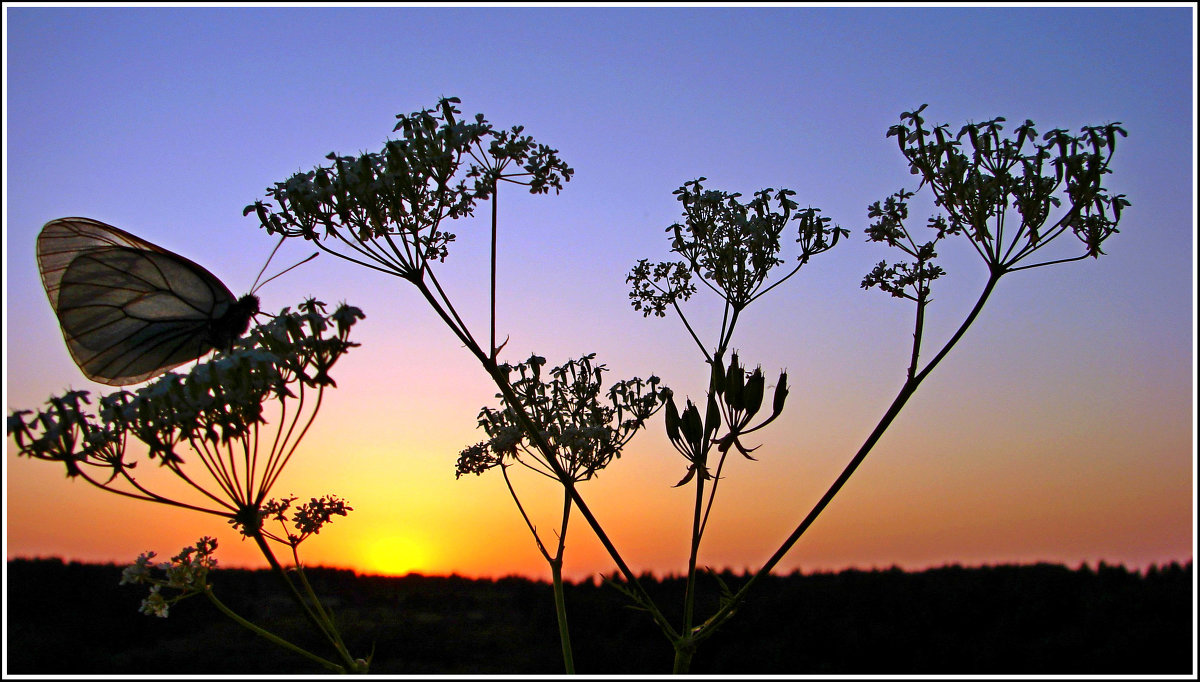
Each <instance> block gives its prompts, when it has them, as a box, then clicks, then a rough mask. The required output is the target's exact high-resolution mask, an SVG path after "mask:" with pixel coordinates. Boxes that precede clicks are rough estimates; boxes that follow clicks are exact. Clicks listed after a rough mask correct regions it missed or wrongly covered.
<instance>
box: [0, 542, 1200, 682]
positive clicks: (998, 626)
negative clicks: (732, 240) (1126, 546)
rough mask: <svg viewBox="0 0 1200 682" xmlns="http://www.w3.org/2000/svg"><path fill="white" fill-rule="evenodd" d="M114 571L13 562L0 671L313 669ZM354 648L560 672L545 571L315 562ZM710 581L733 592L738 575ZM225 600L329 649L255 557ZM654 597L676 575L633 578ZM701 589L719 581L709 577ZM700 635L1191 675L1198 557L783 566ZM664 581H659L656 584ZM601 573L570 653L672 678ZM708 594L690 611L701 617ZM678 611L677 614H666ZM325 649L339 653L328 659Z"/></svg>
mask: <svg viewBox="0 0 1200 682" xmlns="http://www.w3.org/2000/svg"><path fill="white" fill-rule="evenodd" d="M120 574H121V567H119V566H112V565H91V564H77V563H68V564H64V563H63V562H62V561H59V560H57V559H39V560H15V561H10V562H9V563H8V583H7V584H6V585H5V588H6V590H5V591H6V604H5V608H6V609H7V613H8V640H7V642H6V654H7V656H8V670H7V672H8V673H10V674H39V675H54V674H131V673H132V674H148V675H154V674H221V673H226V674H291V673H299V674H323V673H324V671H323V670H322V669H320V668H318V667H316V666H314V665H313V664H311V663H309V662H308V661H306V660H304V659H303V658H300V657H299V656H297V655H295V654H293V653H290V652H287V651H285V650H283V649H280V648H277V647H275V646H274V645H272V644H270V643H267V642H266V641H264V640H261V639H259V638H257V637H256V636H255V635H253V634H251V633H249V632H248V631H246V630H243V629H242V628H240V627H239V626H237V625H236V624H234V623H233V622H232V621H229V620H228V619H226V618H225V617H224V616H222V615H221V614H220V613H218V612H217V611H216V609H215V608H213V607H212V606H211V605H210V604H209V603H208V602H207V601H205V600H204V599H203V598H202V597H193V598H191V599H188V600H185V601H184V602H182V603H180V604H177V605H175V606H173V607H172V608H171V614H170V617H169V618H166V619H162V618H155V617H150V616H144V615H142V614H140V613H138V611H137V609H138V605H139V603H140V601H141V599H142V598H143V597H144V596H145V594H146V587H145V586H137V585H125V586H118V584H117V583H118V582H119V580H120ZM308 575H309V578H310V580H311V581H312V582H313V584H314V587H315V588H316V590H317V592H318V593H319V594H321V595H322V597H323V598H325V599H326V603H327V605H329V606H331V607H332V608H333V610H334V611H335V613H336V614H337V617H338V620H339V623H340V624H341V626H342V632H343V635H344V636H345V638H346V640H347V645H348V647H349V648H350V651H351V652H352V653H354V654H355V655H356V656H357V655H361V656H365V655H366V654H367V653H369V652H370V650H371V647H372V645H374V647H375V658H374V661H373V665H372V670H371V672H373V673H379V674H413V675H429V674H556V673H560V672H561V654H560V651H559V643H558V635H557V625H556V622H555V618H554V603H553V597H552V594H551V589H550V586H549V585H548V584H546V583H538V582H531V581H528V580H525V579H520V578H504V579H500V580H470V579H466V578H459V577H436V578H435V577H422V576H415V575H414V576H407V577H403V578H385V577H378V576H356V575H355V574H354V573H352V572H349V571H336V570H328V569H309V570H308ZM722 578H723V579H724V580H725V581H726V582H727V583H728V584H729V585H730V586H731V587H733V588H734V589H736V585H737V584H740V582H741V581H742V580H743V578H742V577H741V576H735V575H733V574H732V573H725V574H722ZM210 583H211V584H213V585H214V586H215V589H216V591H217V592H216V593H217V595H218V596H219V597H220V598H221V599H222V601H224V602H225V603H226V604H228V605H229V606H230V607H231V608H233V609H234V610H235V611H237V612H238V613H240V614H241V615H243V616H244V617H247V618H248V619H250V620H252V621H254V622H255V623H258V624H259V625H262V626H264V627H266V628H267V629H269V630H272V631H273V632H275V633H276V634H279V635H281V636H283V637H285V638H287V639H289V640H291V641H294V642H296V643H298V644H302V645H307V646H308V648H310V650H312V651H314V652H317V653H320V654H324V655H327V656H328V655H329V654H330V653H331V652H329V651H328V650H327V649H326V648H325V647H324V645H323V644H322V643H321V642H320V641H317V640H314V639H313V638H312V636H311V633H310V631H309V626H308V625H307V622H306V621H304V620H303V618H302V617H300V616H299V615H298V611H297V610H296V609H295V607H294V606H293V605H292V604H291V602H289V601H288V600H287V599H286V597H285V596H284V593H283V591H282V589H281V587H280V585H279V583H278V582H277V578H276V577H275V576H273V575H271V574H270V573H269V572H266V571H243V570H230V569H220V570H218V571H217V572H216V573H214V574H213V575H212V576H210ZM644 584H645V586H646V587H647V589H648V590H649V591H650V592H651V593H652V594H654V595H655V597H656V599H658V601H659V603H660V604H671V605H678V604H679V603H680V602H681V601H682V590H683V584H682V581H681V580H679V579H667V580H663V581H659V580H655V579H653V578H651V577H649V576H646V577H645V583H644ZM703 586H704V587H705V588H707V592H708V594H710V595H715V594H716V593H717V588H716V581H715V580H713V579H712V578H711V577H710V578H707V579H706V582H704V583H703ZM756 590H757V591H756V592H753V593H752V594H751V596H750V601H749V602H748V603H747V604H746V605H745V606H743V608H742V609H741V611H740V612H739V613H738V614H737V616H736V617H735V618H734V619H733V620H732V621H731V622H730V623H729V624H728V625H726V626H725V628H724V629H722V630H721V631H720V632H719V633H718V634H716V635H715V636H714V637H713V638H712V639H710V640H708V642H706V643H705V645H704V647H703V648H702V649H701V651H700V652H699V653H698V654H697V655H696V657H695V659H694V660H693V665H692V672H693V673H696V674H709V673H713V674H719V673H726V674H755V673H763V674H770V673H775V674H815V675H835V674H916V675H932V674H950V675H972V674H995V675H1014V674H1032V675H1048V674H1072V675H1090V674H1121V675H1133V674H1141V675H1163V674H1178V675H1183V674H1192V672H1193V654H1192V644H1193V639H1192V638H1193V635H1194V625H1195V621H1194V620H1193V605H1194V603H1195V594H1194V592H1193V583H1192V564H1191V562H1189V563H1188V564H1187V565H1186V566H1180V565H1178V564H1171V565H1168V566H1165V567H1156V568H1152V569H1151V570H1149V571H1148V572H1146V573H1144V574H1143V573H1137V572H1131V571H1127V570H1126V569H1125V568H1123V567H1119V566H1118V567H1113V566H1105V565H1104V564H1101V565H1100V566H1099V568H1098V569H1090V568H1088V567H1086V566H1083V567H1080V568H1079V569H1070V568H1067V567H1064V566H1059V565H1050V564H1037V565H1032V566H989V567H982V568H962V567H957V566H948V567H944V568H938V569H931V570H928V571H923V572H920V573H906V572H903V571H900V570H898V569H892V570H886V571H844V572H841V573H836V574H832V573H816V574H810V575H800V574H793V575H791V576H775V577H771V578H769V579H768V580H767V581H766V582H765V583H764V584H761V585H759V586H758V587H757V588H756ZM660 595H661V597H660ZM625 603H626V602H625V598H624V597H623V596H621V595H620V594H619V593H618V592H617V591H616V590H615V589H613V588H612V587H611V586H605V585H596V584H593V583H592V582H586V581H585V582H583V583H580V584H574V585H568V586H567V607H568V611H569V617H570V619H571V621H570V625H571V637H572V640H573V642H574V648H575V661H576V669H577V670H578V672H580V673H592V674H621V673H626V674H639V673H640V674H665V673H669V672H670V669H671V661H672V652H671V647H670V645H669V644H668V642H667V640H666V639H665V638H664V637H663V635H662V634H661V633H660V632H659V631H658V630H657V628H656V627H655V626H654V625H653V624H652V623H651V621H650V619H649V618H648V617H647V616H646V615H645V614H644V613H640V612H638V611H634V610H632V609H629V608H626V607H625V606H624V605H625ZM712 604H713V603H712V602H710V603H709V604H704V605H702V606H700V607H698V609H697V610H698V612H699V613H701V614H707V613H711V610H712ZM667 615H668V617H672V618H675V619H676V620H677V614H671V613H668V614H667ZM329 657H332V656H329Z"/></svg>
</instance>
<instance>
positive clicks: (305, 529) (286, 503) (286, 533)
mask: <svg viewBox="0 0 1200 682" xmlns="http://www.w3.org/2000/svg"><path fill="white" fill-rule="evenodd" d="M295 501H296V497H295V496H294V495H293V496H290V497H284V498H280V499H278V500H274V499H272V500H267V501H266V502H264V503H263V504H262V505H261V506H260V507H259V509H258V517H257V523H258V524H259V526H261V525H262V522H263V521H266V520H268V519H270V520H274V521H278V522H279V524H280V526H282V527H283V534H282V535H276V534H275V533H271V532H269V531H267V530H266V529H265V528H264V529H262V533H263V535H264V536H266V537H268V538H270V539H272V540H275V541H276V542H280V543H283V544H286V545H289V546H291V547H292V548H295V547H296V546H297V545H299V544H300V543H301V542H304V541H305V540H307V539H308V538H309V537H310V536H313V535H316V534H317V533H320V532H321V528H322V527H324V526H325V524H327V523H329V522H330V521H332V520H333V517H334V516H346V515H347V514H348V513H349V512H352V511H354V507H351V506H350V505H348V504H346V502H345V500H342V499H339V498H338V497H337V496H335V495H323V496H321V497H319V498H318V497H313V498H310V499H309V501H308V502H306V503H304V504H302V505H300V506H298V507H296V508H295V510H294V511H292V517H291V521H292V528H294V529H295V531H296V532H292V529H289V528H288V525H287V521H288V519H287V516H286V515H287V512H288V511H289V510H291V509H292V503H293V502H295ZM230 523H231V524H232V525H233V526H234V527H241V526H243V522H242V520H241V519H231V520H230Z"/></svg>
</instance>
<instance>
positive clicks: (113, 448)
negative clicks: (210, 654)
mask: <svg viewBox="0 0 1200 682" xmlns="http://www.w3.org/2000/svg"><path fill="white" fill-rule="evenodd" d="M362 317H363V314H362V312H361V311H360V310H358V309H357V308H354V307H353V306H348V305H344V304H343V305H341V306H339V307H338V308H337V309H336V310H335V311H334V312H333V313H330V314H326V312H325V304H323V303H321V302H319V301H316V300H312V299H310V300H308V301H305V302H304V303H303V304H301V305H300V306H299V309H298V310H296V311H291V310H290V309H287V308H285V309H284V310H283V311H282V312H280V314H279V315H277V316H275V317H274V318H272V319H271V320H269V321H268V322H266V323H265V324H262V325H259V326H256V327H255V328H253V329H252V330H251V331H250V333H249V334H248V335H247V336H246V337H244V338H243V339H240V340H239V341H238V342H237V343H235V345H234V347H233V349H232V350H231V351H230V352H229V353H218V354H217V355H216V356H215V357H213V359H211V360H209V361H208V362H203V363H199V364H197V365H196V366H195V367H194V368H193V369H192V370H191V371H190V372H188V373H187V374H176V373H168V374H165V375H163V376H161V377H159V378H158V379H157V380H155V381H153V382H151V383H150V384H148V385H146V386H144V387H142V388H140V389H138V390H136V391H133V392H130V391H118V392H116V393H112V394H109V395H106V396H104V397H102V398H100V400H99V406H98V409H97V410H95V412H92V411H91V410H89V409H88V405H90V404H91V400H90V398H89V395H88V393H87V392H86V391H69V392H67V393H66V394H64V395H62V396H57V397H52V398H50V399H49V400H48V401H47V404H48V408H47V409H45V410H42V411H40V412H37V413H34V412H32V411H29V410H20V411H16V412H13V413H12V414H10V415H9V417H8V434H9V436H11V437H12V438H13V440H14V441H15V442H16V444H17V446H18V448H19V451H18V455H19V456H25V457H32V458H35V459H42V460H47V461H53V462H59V463H61V464H63V465H64V466H65V467H66V470H67V476H68V477H70V478H72V479H83V480H86V481H87V482H88V483H90V484H92V485H94V486H96V487H98V488H102V489H104V490H108V491H110V492H115V493H118V494H121V495H124V496H127V497H132V498H135V499H142V500H147V501H151V502H158V503H162V504H170V505H174V506H178V507H184V508H188V509H194V510H197V511H203V512H206V513H209V514H214V515H218V516H222V517H225V518H227V519H229V520H230V521H231V522H233V521H237V522H238V523H240V524H242V526H243V532H245V533H247V534H252V533H257V532H258V531H259V526H260V514H259V510H260V508H261V507H262V506H263V504H264V503H265V501H266V499H267V495H268V493H269V491H270V490H271V487H272V486H273V485H274V484H275V482H276V480H277V479H278V477H279V475H280V473H281V472H282V471H283V469H284V467H285V466H286V465H287V463H288V461H289V460H290V459H291V457H292V456H293V455H294V454H295V452H296V449H297V447H298V446H299V443H300V441H301V439H302V438H303V437H304V434H305V433H306V432H307V430H308V428H309V426H310V425H311V424H312V422H313V420H314V419H315V418H316V414H317V411H318V410H319V408H320V404H321V399H322V396H323V394H324V392H325V390H326V389H327V388H328V387H332V386H334V385H335V384H334V381H333V378H332V377H331V376H330V374H329V371H330V369H331V368H332V367H333V365H334V364H335V363H336V362H337V360H338V358H340V357H341V356H342V355H343V354H345V353H346V352H347V351H348V350H349V349H350V348H352V347H354V346H356V345H358V344H355V343H351V342H350V341H349V334H350V329H351V327H353V326H354V324H355V323H356V322H357V321H358V320H359V319H362ZM130 437H132V438H133V439H135V440H137V441H140V442H142V443H143V444H144V445H145V446H146V451H145V456H146V459H148V460H150V461H157V462H158V464H159V466H160V467H161V468H163V469H166V470H168V471H169V472H170V473H171V474H174V483H175V485H174V486H169V487H170V492H167V491H164V490H163V489H162V484H163V483H164V479H163V477H161V476H145V477H139V476H138V475H137V474H138V472H137V466H138V464H139V462H138V461H137V459H136V455H135V453H134V452H132V451H131V449H130V448H128V447H127V445H128V442H129V438H130ZM152 473H153V472H152ZM168 478H169V477H168ZM144 479H150V480H152V481H153V483H151V482H149V481H148V480H144ZM167 483H168V484H169V481H167ZM152 488H154V489H152ZM247 520H251V521H252V523H249V524H246V523H245V522H246V521H247Z"/></svg>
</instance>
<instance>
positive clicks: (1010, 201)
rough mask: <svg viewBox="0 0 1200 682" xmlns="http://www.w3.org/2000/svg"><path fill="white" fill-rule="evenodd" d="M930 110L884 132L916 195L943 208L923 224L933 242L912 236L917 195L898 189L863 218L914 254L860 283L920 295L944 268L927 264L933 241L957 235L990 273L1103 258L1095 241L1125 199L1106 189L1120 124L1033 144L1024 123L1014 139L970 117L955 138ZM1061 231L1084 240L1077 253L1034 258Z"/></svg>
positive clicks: (874, 232) (1029, 125) (1056, 134)
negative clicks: (912, 178)
mask: <svg viewBox="0 0 1200 682" xmlns="http://www.w3.org/2000/svg"><path fill="white" fill-rule="evenodd" d="M926 106H927V105H921V106H920V107H919V108H918V109H916V110H915V111H910V112H905V113H903V114H901V116H900V119H901V122H900V123H898V124H896V125H894V126H892V127H891V128H890V129H889V130H888V133H887V134H888V137H895V138H896V142H897V144H898V145H899V146H900V152H901V153H902V154H903V155H904V157H905V159H906V160H907V161H908V165H909V171H910V172H911V173H912V174H913V175H916V176H918V177H919V179H920V184H919V186H918V188H917V189H918V191H919V190H921V189H922V188H925V187H928V188H929V190H930V191H931V192H932V194H933V201H934V204H935V205H936V206H937V207H938V209H939V212H938V213H937V214H936V215H934V216H932V217H931V218H929V221H928V227H929V228H930V229H931V230H932V231H933V233H932V239H929V240H928V241H923V240H920V239H917V238H914V236H913V233H912V232H911V231H910V230H909V228H908V226H906V225H905V224H904V223H905V220H907V219H908V200H909V199H910V198H912V197H913V195H914V193H913V192H909V191H906V190H904V189H901V190H899V191H898V192H896V193H895V194H893V195H892V196H889V197H887V198H886V199H884V200H883V201H881V202H880V201H877V202H875V203H873V204H871V205H870V206H869V207H868V211H867V215H868V217H869V218H871V219H872V220H874V221H875V222H873V223H871V225H870V227H868V228H867V237H868V238H869V239H870V240H871V241H880V242H885V243H886V244H887V245H888V246H891V247H895V248H898V249H900V250H901V251H903V252H904V253H905V254H906V255H907V256H908V257H909V258H910V259H911V260H910V261H909V262H901V263H896V264H891V265H889V264H888V263H887V262H886V261H881V262H880V263H879V264H878V265H876V266H875V268H874V269H873V270H872V271H871V272H870V273H869V274H868V275H867V276H866V277H865V278H864V279H863V282H862V286H863V288H864V289H869V288H872V287H878V288H879V289H880V290H882V291H884V292H886V293H888V294H891V295H892V296H894V297H897V298H907V299H910V300H914V301H923V300H926V299H927V297H928V295H929V288H930V283H931V282H932V281H933V280H935V279H937V278H938V277H940V276H941V275H943V274H945V273H944V272H943V271H942V269H941V268H940V267H938V266H937V265H933V264H932V261H933V259H934V258H935V257H936V256H937V253H936V252H935V247H936V245H937V242H938V241H940V240H942V239H945V238H947V237H950V236H955V235H961V236H962V237H963V238H965V239H966V240H967V241H968V242H969V243H970V244H971V246H972V247H973V248H974V249H975V251H976V252H977V253H978V254H979V256H980V257H981V258H982V259H983V261H984V262H985V263H987V265H988V268H989V269H990V271H991V274H992V276H993V277H1000V276H1001V275H1003V274H1005V273H1009V272H1016V271H1017V270H1027V269H1029V268H1035V267H1041V266H1045V265H1053V264H1057V263H1065V262H1069V261H1076V260H1083V259H1085V258H1099V257H1100V256H1101V255H1103V254H1104V251H1102V250H1101V245H1102V244H1103V243H1104V241H1105V240H1107V239H1108V238H1109V237H1111V236H1112V235H1114V234H1116V233H1117V224H1118V223H1119V222H1120V220H1121V212H1122V209H1124V208H1125V207H1127V206H1129V205H1130V204H1129V201H1128V200H1126V198H1125V195H1123V194H1112V193H1111V192H1110V191H1109V190H1108V189H1107V188H1106V187H1105V186H1104V176H1105V175H1108V174H1109V173H1111V172H1112V171H1111V170H1110V168H1109V165H1110V163H1111V162H1112V156H1113V153H1114V152H1115V151H1116V144H1117V140H1118V139H1119V137H1124V136H1125V135H1126V132H1125V129H1124V128H1122V127H1121V124H1120V123H1119V122H1118V123H1109V124H1105V125H1101V126H1084V127H1083V128H1081V129H1080V132H1079V134H1077V135H1072V134H1070V133H1068V132H1067V131H1066V130H1062V129H1054V130H1051V131H1049V132H1047V133H1045V134H1044V135H1042V136H1041V141H1040V142H1039V141H1038V133H1037V130H1036V129H1035V128H1034V123H1033V121H1030V120H1026V121H1025V122H1024V123H1023V124H1021V125H1020V126H1017V127H1016V128H1015V129H1014V130H1013V134H1012V135H1010V136H1002V135H1001V132H1002V131H1003V130H1004V125H1003V123H1004V118H1003V117H998V118H994V119H992V120H990V121H984V122H982V123H969V124H967V125H965V126H963V127H962V128H961V129H960V130H959V131H958V133H957V134H954V133H952V132H951V131H950V129H949V127H948V126H947V125H945V124H942V125H938V126H934V127H932V128H930V127H928V126H926V123H925V119H924V118H923V117H922V116H921V114H922V112H923V111H924V110H925V107H926ZM1066 233H1071V234H1073V235H1074V236H1075V238H1076V239H1078V240H1079V242H1081V243H1082V244H1083V252H1082V253H1078V252H1075V253H1076V254H1077V255H1070V252H1067V253H1066V254H1064V256H1065V257H1050V258H1042V259H1041V260H1037V259H1035V258H1033V256H1034V254H1035V253H1037V252H1039V251H1043V249H1045V248H1046V247H1048V246H1049V245H1050V244H1051V243H1052V242H1055V241H1056V240H1057V239H1058V238H1059V237H1060V236H1062V235H1063V234H1066ZM1043 253H1045V252H1044V251H1043Z"/></svg>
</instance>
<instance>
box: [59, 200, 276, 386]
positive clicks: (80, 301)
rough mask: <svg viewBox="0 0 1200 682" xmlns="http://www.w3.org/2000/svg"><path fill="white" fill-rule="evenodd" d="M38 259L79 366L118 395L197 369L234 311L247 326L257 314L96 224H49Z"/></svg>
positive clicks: (203, 274)
mask: <svg viewBox="0 0 1200 682" xmlns="http://www.w3.org/2000/svg"><path fill="white" fill-rule="evenodd" d="M37 256H38V268H39V270H40V271H41V275H42V283H43V285H45V287H46V295H47V296H48V297H49V299H50V305H51V306H52V307H53V308H54V312H55V313H56V314H57V316H58V321H59V325H60V326H61V327H62V332H63V338H64V339H65V340H66V342H67V348H68V350H69V351H70V352H71V357H72V358H74V360H75V362H76V364H78V365H79V368H80V369H81V370H83V373H84V374H85V375H87V376H88V378H89V379H92V380H94V381H98V382H100V383H104V384H108V385H111V386H123V385H126V384H133V383H138V382H140V381H145V380H146V379H148V378H150V377H152V376H154V375H156V374H161V373H162V372H165V371H167V370H169V369H171V368H173V367H177V366H179V365H181V364H183V363H185V362H188V361H190V360H195V359H196V358H198V357H200V356H201V355H204V354H205V353H207V352H208V351H209V350H211V349H212V348H213V345H214V327H227V326H228V324H227V318H228V316H229V314H230V312H231V310H233V309H238V310H239V314H240V312H244V313H245V315H244V317H245V324H248V323H249V316H250V315H252V314H253V313H254V312H255V311H256V310H257V305H255V306H253V308H254V309H253V310H249V311H243V310H242V308H244V307H245V306H244V305H240V304H239V302H238V301H237V300H236V299H235V298H234V296H233V294H232V293H230V291H229V289H228V288H227V287H226V286H225V285H224V284H222V283H221V281H220V280H219V279H217V278H216V276H214V275H213V274H212V273H210V272H208V271H207V270H205V269H204V268H203V267H201V266H199V265H197V264H196V263H193V262H192V261H190V260H188V259H186V258H184V257H182V256H179V255H177V254H174V253H171V252H170V251H167V250H166V249H163V248H161V247H158V246H155V245H154V244H151V243H150V242H147V241H145V240H142V239H139V238H138V237H135V236H134V235H131V234H129V233H127V232H124V231H122V230H120V229H118V228H116V227H113V226H111V225H106V224H104V223H102V222H99V221H96V220H91V219H88V218H61V219H58V220H52V221H50V222H49V223H46V225H45V227H43V228H42V232H41V234H39V235H38V243H37ZM256 302H257V301H255V303H256ZM244 331H245V327H244V326H243V327H242V329H241V330H240V331H239V332H238V333H241V332H244Z"/></svg>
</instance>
